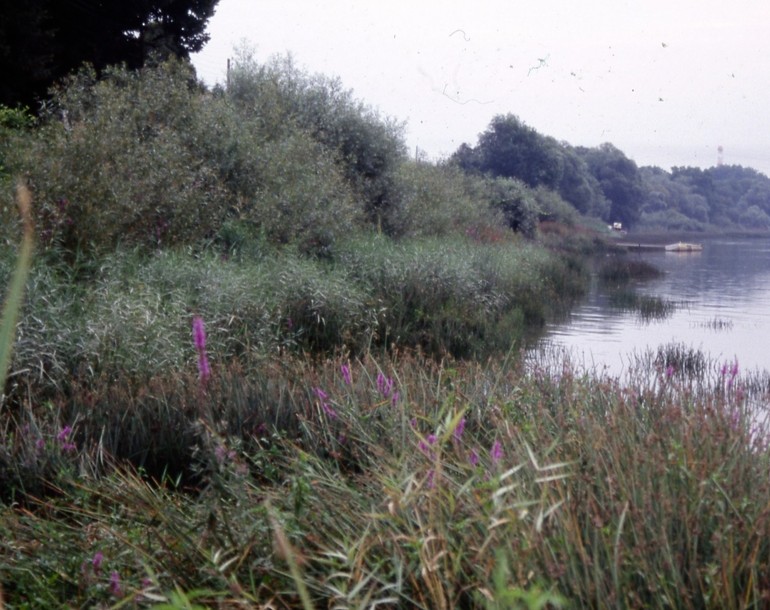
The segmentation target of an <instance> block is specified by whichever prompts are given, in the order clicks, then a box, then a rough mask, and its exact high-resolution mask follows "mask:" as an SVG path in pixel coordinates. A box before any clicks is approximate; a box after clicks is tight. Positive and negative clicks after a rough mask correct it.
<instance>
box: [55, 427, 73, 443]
mask: <svg viewBox="0 0 770 610" xmlns="http://www.w3.org/2000/svg"><path fill="white" fill-rule="evenodd" d="M70 434H72V426H64V427H63V428H62V429H61V430H60V431H59V434H57V435H56V440H57V441H59V442H60V443H66V442H67V439H68V438H69V435H70Z"/></svg>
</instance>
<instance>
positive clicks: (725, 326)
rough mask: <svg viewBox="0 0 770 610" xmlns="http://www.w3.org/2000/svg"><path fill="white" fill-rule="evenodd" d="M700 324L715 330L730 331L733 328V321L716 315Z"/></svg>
mask: <svg viewBox="0 0 770 610" xmlns="http://www.w3.org/2000/svg"><path fill="white" fill-rule="evenodd" d="M699 326H701V327H702V328H708V329H709V330H714V331H729V330H732V329H733V321H732V320H726V319H725V318H720V317H718V316H715V317H713V318H711V319H710V320H706V321H705V322H700V323H699Z"/></svg>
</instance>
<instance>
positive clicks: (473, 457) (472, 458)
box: [468, 449, 479, 468]
mask: <svg viewBox="0 0 770 610" xmlns="http://www.w3.org/2000/svg"><path fill="white" fill-rule="evenodd" d="M468 463H470V465H471V466H473V467H474V468H475V467H476V466H478V465H479V452H478V451H476V450H475V449H471V452H470V455H468Z"/></svg>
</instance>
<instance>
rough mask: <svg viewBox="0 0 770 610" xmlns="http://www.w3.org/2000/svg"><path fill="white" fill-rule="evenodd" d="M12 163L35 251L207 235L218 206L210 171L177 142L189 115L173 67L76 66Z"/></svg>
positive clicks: (184, 82) (188, 94)
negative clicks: (20, 179) (33, 229)
mask: <svg viewBox="0 0 770 610" xmlns="http://www.w3.org/2000/svg"><path fill="white" fill-rule="evenodd" d="M54 104H55V106H54V108H55V111H54V110H51V112H49V114H48V116H47V117H46V123H45V126H44V127H43V128H41V129H39V130H37V131H36V132H35V134H34V137H33V138H31V139H30V140H29V142H28V146H27V147H25V149H23V150H21V151H19V153H20V155H19V157H20V158H18V159H17V160H16V163H15V166H14V171H16V172H19V173H23V174H25V175H27V176H28V178H29V180H30V183H31V185H32V186H33V188H34V190H35V192H36V200H37V204H38V208H37V214H38V223H39V228H40V231H41V241H42V243H43V245H47V246H51V245H56V246H59V247H61V248H62V249H63V250H64V251H65V252H69V253H73V252H76V251H78V250H84V251H91V250H93V251H109V250H111V249H112V248H113V247H114V245H115V243H117V242H122V243H126V244H141V245H144V246H157V245H160V244H166V245H168V244H175V243H182V242H189V241H191V240H195V239H199V238H200V237H201V236H206V235H210V234H212V233H213V232H214V231H215V230H216V228H217V227H218V226H219V223H220V222H221V218H222V216H223V211H224V210H225V209H226V207H227V196H226V193H225V192H224V190H223V189H222V187H221V184H220V183H219V180H218V178H217V176H216V174H215V173H214V172H213V171H212V170H211V169H210V168H209V167H208V166H206V165H205V164H204V163H202V162H201V160H200V159H199V158H198V156H197V153H196V151H195V150H194V148H191V147H190V146H188V143H187V142H185V140H184V138H183V137H182V135H181V134H182V130H184V129H186V128H187V127H188V126H189V124H190V122H191V120H192V115H193V113H194V110H195V98H194V95H193V91H192V90H191V75H190V73H189V72H188V71H187V69H186V68H185V67H184V66H183V65H182V64H178V63H169V64H164V65H163V66H161V67H158V68H154V69H148V70H144V71H142V72H128V71H126V70H124V69H111V70H109V71H107V73H106V74H105V76H104V78H103V80H101V81H98V82H97V81H95V79H94V76H93V74H92V73H91V72H89V71H87V70H84V71H82V72H80V73H79V74H78V75H77V76H75V77H73V78H72V79H71V80H70V81H69V83H68V85H67V86H66V87H65V88H63V89H61V90H59V91H58V93H57V94H56V95H55V97H54Z"/></svg>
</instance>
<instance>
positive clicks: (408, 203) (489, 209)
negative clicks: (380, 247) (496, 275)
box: [381, 161, 503, 237]
mask: <svg viewBox="0 0 770 610" xmlns="http://www.w3.org/2000/svg"><path fill="white" fill-rule="evenodd" d="M478 182H480V180H479V179H477V178H471V177H468V176H466V175H464V174H463V173H462V172H461V171H460V170H459V169H457V168H456V167H454V166H451V165H440V166H436V165H431V164H428V163H422V162H412V161H405V162H403V163H402V164H401V165H400V166H399V168H398V171H397V172H396V174H395V186H394V194H393V200H392V203H391V205H390V206H389V207H388V208H387V210H385V211H384V213H383V215H382V217H381V218H382V226H383V228H384V229H385V230H386V232H387V233H389V234H390V235H392V236H396V237H426V236H449V235H452V234H455V233H464V232H468V231H473V232H479V233H484V232H486V231H487V230H490V229H492V228H495V227H500V226H502V225H503V218H502V213H501V212H500V211H498V210H495V208H494V206H492V205H490V201H489V200H488V198H487V197H486V196H485V194H484V193H483V192H482V191H483V188H482V187H481V186H480V185H478V184H476V183H478Z"/></svg>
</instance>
